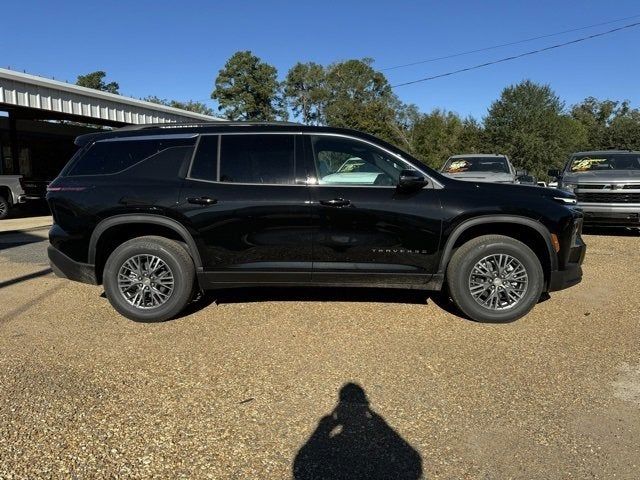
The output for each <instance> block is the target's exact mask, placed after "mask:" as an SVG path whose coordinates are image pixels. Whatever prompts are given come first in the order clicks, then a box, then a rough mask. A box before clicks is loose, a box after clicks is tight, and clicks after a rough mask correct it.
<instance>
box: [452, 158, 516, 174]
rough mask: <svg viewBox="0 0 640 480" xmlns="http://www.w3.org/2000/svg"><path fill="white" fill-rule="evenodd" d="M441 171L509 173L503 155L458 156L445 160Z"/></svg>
mask: <svg viewBox="0 0 640 480" xmlns="http://www.w3.org/2000/svg"><path fill="white" fill-rule="evenodd" d="M442 171H443V172H444V173H462V172H492V173H509V165H508V164H507V159H506V158H504V157H464V158H459V157H458V158H450V159H449V160H447V163H445V164H444V167H443V168H442Z"/></svg>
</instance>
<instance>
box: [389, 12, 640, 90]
mask: <svg viewBox="0 0 640 480" xmlns="http://www.w3.org/2000/svg"><path fill="white" fill-rule="evenodd" d="M638 25H640V22H636V23H630V24H629V25H624V26H622V27H618V28H614V29H612V30H607V31H606V32H601V33H594V34H593V35H589V36H588V37H582V38H577V39H575V40H571V41H569V42H564V43H558V44H556V45H551V46H550V47H545V48H540V49H538V50H531V51H529V52H525V53H520V54H518V55H512V56H511V57H505V58H501V59H499V60H493V61H491V62H486V63H481V64H479V65H474V66H472V67H467V68H461V69H459V70H454V71H452V72H447V73H441V74H439V75H433V76H431V77H425V78H420V79H418V80H412V81H410V82H403V83H398V84H396V85H392V86H391V88H396V87H403V86H405V85H412V84H414V83H420V82H426V81H428V80H434V79H436V78H442V77H448V76H450V75H455V74H457V73H462V72H468V71H469V70H476V69H478V68H482V67H488V66H489V65H495V64H496V63H503V62H508V61H510V60H515V59H517V58H522V57H527V56H529V55H535V54H537V53H542V52H546V51H548V50H553V49H556V48H560V47H566V46H567V45H573V44H574V43H580V42H584V41H585V40H590V39H592V38H596V37H602V36H604V35H609V34H611V33H614V32H619V31H620V30H625V29H628V28H633V27H637V26H638Z"/></svg>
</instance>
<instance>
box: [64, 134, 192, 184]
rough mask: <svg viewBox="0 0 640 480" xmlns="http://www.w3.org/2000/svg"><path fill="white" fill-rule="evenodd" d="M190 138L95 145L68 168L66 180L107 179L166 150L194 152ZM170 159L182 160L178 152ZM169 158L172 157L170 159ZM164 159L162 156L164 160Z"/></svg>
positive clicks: (127, 140)
mask: <svg viewBox="0 0 640 480" xmlns="http://www.w3.org/2000/svg"><path fill="white" fill-rule="evenodd" d="M194 143H195V137H193V138H161V139H158V138H154V139H144V138H141V139H135V140H133V139H117V140H104V141H98V142H96V143H94V144H93V145H92V146H91V147H90V148H89V149H88V150H87V151H86V152H85V153H84V154H83V155H82V156H81V157H80V158H79V159H78V160H77V161H76V163H75V164H74V165H73V166H72V167H71V169H70V170H69V173H68V175H69V176H77V175H109V174H114V173H119V172H122V171H123V170H126V169H127V168H130V167H132V166H133V165H136V164H137V163H139V162H142V161H143V160H145V159H147V158H150V157H152V156H154V155H157V154H158V153H160V152H163V151H165V150H168V149H175V148H177V147H187V148H193V144H194ZM174 153H179V154H177V155H174V156H173V158H174V159H175V158H183V156H182V155H183V154H186V151H185V150H181V151H179V152H174ZM169 156H171V155H169ZM166 157H167V156H165V159H166Z"/></svg>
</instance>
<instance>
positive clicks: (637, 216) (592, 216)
mask: <svg viewBox="0 0 640 480" xmlns="http://www.w3.org/2000/svg"><path fill="white" fill-rule="evenodd" d="M578 207H580V209H581V210H582V212H583V213H584V223H585V225H591V226H604V227H606V226H611V227H640V205H637V204H632V205H624V204H606V203H578Z"/></svg>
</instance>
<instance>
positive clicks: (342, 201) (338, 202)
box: [320, 198, 351, 207]
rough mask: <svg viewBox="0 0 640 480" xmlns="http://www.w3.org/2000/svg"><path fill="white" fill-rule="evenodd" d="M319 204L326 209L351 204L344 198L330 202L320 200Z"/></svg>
mask: <svg viewBox="0 0 640 480" xmlns="http://www.w3.org/2000/svg"><path fill="white" fill-rule="evenodd" d="M320 203H321V204H322V205H325V206H327V207H346V206H347V205H351V202H350V201H349V200H346V199H344V198H332V199H331V200H320Z"/></svg>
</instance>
